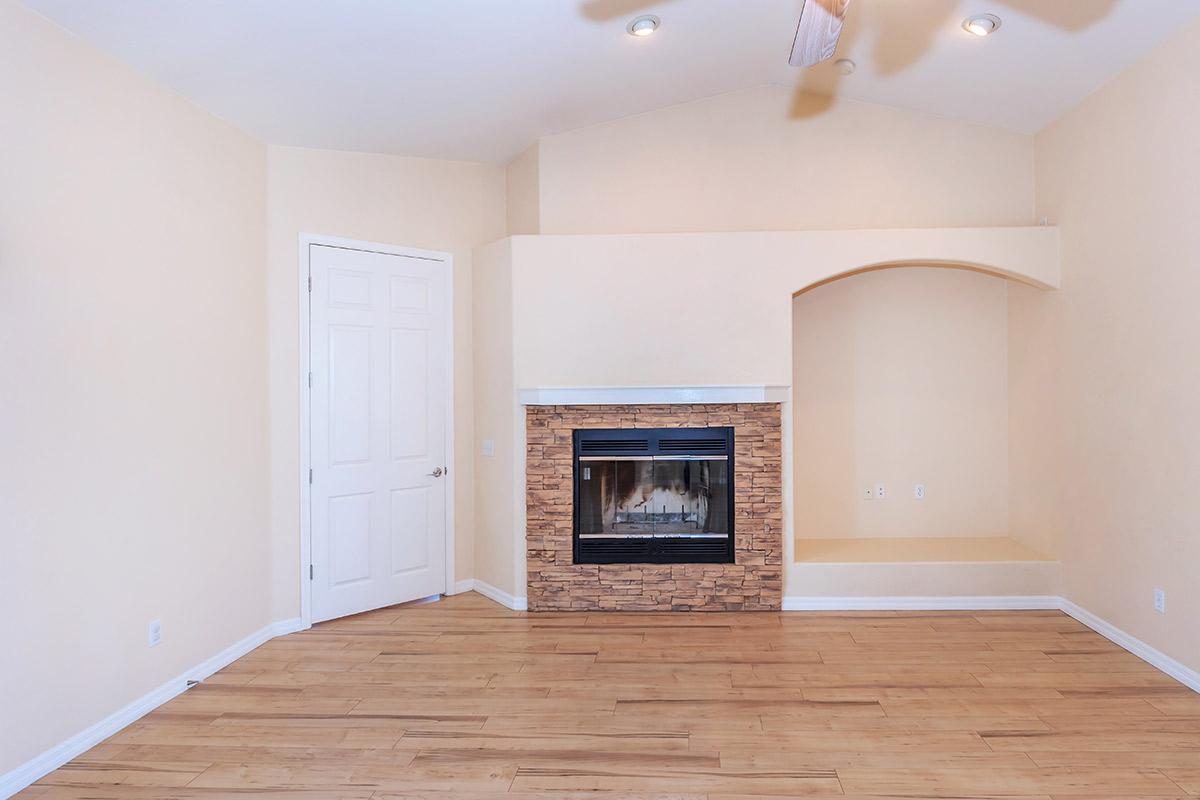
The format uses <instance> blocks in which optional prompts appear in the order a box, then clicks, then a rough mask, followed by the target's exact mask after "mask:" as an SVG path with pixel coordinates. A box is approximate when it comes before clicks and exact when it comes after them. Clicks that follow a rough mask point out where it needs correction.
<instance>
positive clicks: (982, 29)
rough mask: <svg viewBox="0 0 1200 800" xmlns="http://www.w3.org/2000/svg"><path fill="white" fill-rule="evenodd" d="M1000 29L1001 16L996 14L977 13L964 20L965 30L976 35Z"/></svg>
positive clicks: (985, 34)
mask: <svg viewBox="0 0 1200 800" xmlns="http://www.w3.org/2000/svg"><path fill="white" fill-rule="evenodd" d="M999 29H1000V18H999V17H997V16H996V15H995V14H975V15H974V16H971V17H967V18H966V19H964V20H963V30H964V31H966V32H967V33H971V34H974V35H976V36H987V35H988V34H989V33H995V32H996V31H998V30H999Z"/></svg>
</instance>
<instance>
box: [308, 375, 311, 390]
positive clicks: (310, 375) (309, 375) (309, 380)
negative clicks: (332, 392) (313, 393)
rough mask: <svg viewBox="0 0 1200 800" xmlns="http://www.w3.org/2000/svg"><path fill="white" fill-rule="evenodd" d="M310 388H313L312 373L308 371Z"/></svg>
mask: <svg viewBox="0 0 1200 800" xmlns="http://www.w3.org/2000/svg"><path fill="white" fill-rule="evenodd" d="M308 388H310V389H311V388H312V373H311V372H310V373H308Z"/></svg>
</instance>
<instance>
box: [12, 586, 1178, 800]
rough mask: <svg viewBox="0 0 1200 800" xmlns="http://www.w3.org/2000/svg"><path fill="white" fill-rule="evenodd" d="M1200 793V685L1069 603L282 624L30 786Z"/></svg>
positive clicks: (487, 797)
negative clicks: (1147, 657)
mask: <svg viewBox="0 0 1200 800" xmlns="http://www.w3.org/2000/svg"><path fill="white" fill-rule="evenodd" d="M764 796H771V797H780V796H786V797H807V798H835V797H837V798H843V797H850V798H858V800H865V799H866V798H885V797H891V798H895V797H906V798H921V797H929V798H932V797H938V798H1000V797H1003V798H1007V800H1014V799H1015V800H1034V799H1035V798H1036V799H1037V800H1047V798H1072V800H1084V798H1124V799H1125V800H1131V799H1133V798H1150V797H1154V798H1185V797H1189V796H1190V797H1196V796H1200V695H1197V694H1195V693H1193V692H1192V691H1190V690H1189V689H1187V688H1186V687H1184V686H1182V685H1180V684H1179V683H1176V682H1175V681H1173V680H1172V679H1170V678H1168V677H1166V676H1165V675H1163V674H1162V673H1160V672H1158V671H1157V670H1155V669H1154V668H1152V667H1150V666H1148V665H1147V664H1145V663H1143V662H1142V661H1140V660H1138V659H1137V658H1135V657H1134V656H1132V655H1130V654H1128V653H1126V652H1125V651H1123V650H1121V649H1120V648H1118V647H1116V646H1115V645H1113V644H1112V643H1110V642H1109V641H1107V640H1106V639H1104V638H1102V637H1101V636H1099V635H1098V634H1096V633H1093V632H1092V631H1090V630H1088V629H1087V628H1085V627H1083V626H1082V625H1080V624H1079V623H1077V622H1075V621H1074V620H1072V619H1071V618H1069V617H1067V616H1065V615H1064V614H1061V613H1058V612H1053V611H1046V612H1042V611H1033V612H989V613H963V612H939V613H912V612H887V613H868V612H861V613H782V614H772V613H758V614H751V613H741V614H591V613H578V614H540V615H530V614H523V613H517V612H512V611H508V610H507V609H504V608H502V607H500V606H498V605H496V604H494V603H492V602H491V601H489V600H486V599H484V598H482V597H480V596H479V595H476V594H466V595H459V596H457V597H451V598H447V599H446V600H443V601H442V602H440V603H432V604H427V605H415V606H403V607H395V608H390V609H383V610H381V611H375V612H372V613H369V614H363V615H360V616H357V617H351V618H348V619H343V620H337V621H334V622H328V623H324V624H321V625H318V626H316V627H314V628H313V629H312V630H310V631H305V632H303V633H298V634H293V635H291V636H287V637H284V638H281V639H276V640H274V641H271V642H269V643H267V644H265V645H263V646H262V647H260V648H258V649H257V650H255V651H254V652H253V653H250V654H249V655H247V656H245V657H244V658H242V659H240V660H238V661H237V662H236V663H234V664H232V665H230V666H229V667H227V668H226V669H224V670H222V671H221V672H220V673H218V674H217V675H214V676H213V677H212V678H210V679H209V680H208V681H205V682H204V683H203V684H201V685H200V686H197V687H195V688H193V689H191V690H190V691H188V692H187V693H186V694H183V695H181V696H179V697H178V698H176V699H174V700H172V701H171V702H169V703H167V704H166V705H164V706H162V707H161V708H160V709H158V710H157V711H154V712H153V713H151V714H149V715H148V716H146V717H144V718H143V719H142V720H140V721H139V722H137V723H135V724H133V725H131V726H130V727H129V728H127V729H125V730H124V731H122V732H121V733H119V734H117V735H116V736H113V737H112V738H111V739H109V740H107V741H106V742H104V743H103V744H100V745H99V746H97V747H95V748H93V749H92V750H91V751H89V752H88V753H86V754H85V755H83V756H81V757H80V758H78V759H76V760H75V761H73V762H71V763H70V764H67V765H66V766H64V767H63V768H61V769H59V770H57V771H56V772H54V773H52V774H50V775H48V776H47V777H46V778H44V779H43V780H41V781H39V782H38V783H37V784H35V785H34V786H32V787H30V788H29V789H27V790H26V791H25V792H23V793H21V794H20V795H18V797H20V798H23V800H33V799H34V798H37V799H38V800H109V799H112V800H115V799H117V798H129V799H130V800H150V799H151V798H154V799H158V798H162V799H163V800H175V799H178V800H187V799H189V798H231V797H238V798H245V797H254V798H271V799H272V800H317V798H321V800H326V799H329V800H402V799H403V800H421V799H422V798H425V799H426V800H433V799H434V798H441V799H442V800H445V798H450V797H453V798H463V799H464V800H501V799H502V798H503V799H505V800H549V798H571V800H581V799H582V798H595V800H613V798H656V799H657V800H706V799H707V800H748V798H753V797H764Z"/></svg>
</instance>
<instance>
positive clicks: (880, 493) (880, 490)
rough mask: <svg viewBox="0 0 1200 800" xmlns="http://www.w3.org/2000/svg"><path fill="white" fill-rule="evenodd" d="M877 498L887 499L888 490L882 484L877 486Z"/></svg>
mask: <svg viewBox="0 0 1200 800" xmlns="http://www.w3.org/2000/svg"><path fill="white" fill-rule="evenodd" d="M875 497H876V498H878V499H880V500H882V499H883V498H885V497H887V488H886V487H885V486H884V485H883V484H882V483H877V484H875Z"/></svg>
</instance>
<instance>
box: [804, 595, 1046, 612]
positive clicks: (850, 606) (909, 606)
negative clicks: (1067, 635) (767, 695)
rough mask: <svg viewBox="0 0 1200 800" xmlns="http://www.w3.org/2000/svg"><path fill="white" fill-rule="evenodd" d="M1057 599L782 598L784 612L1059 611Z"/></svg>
mask: <svg viewBox="0 0 1200 800" xmlns="http://www.w3.org/2000/svg"><path fill="white" fill-rule="evenodd" d="M1060 603H1061V601H1060V599H1059V598H1057V597H1053V596H1043V595H1030V596H1012V595H998V596H966V595H964V596H957V595H948V596H940V597H906V596H890V597H785V598H783V610H784V611H992V610H999V611H1020V610H1023V611H1029V610H1032V609H1045V608H1058V607H1059V605H1060Z"/></svg>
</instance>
